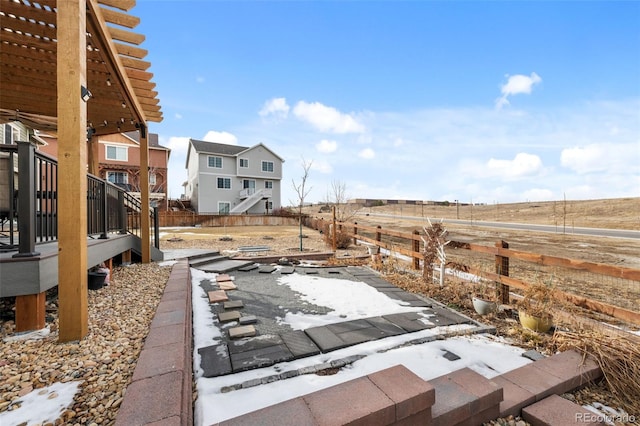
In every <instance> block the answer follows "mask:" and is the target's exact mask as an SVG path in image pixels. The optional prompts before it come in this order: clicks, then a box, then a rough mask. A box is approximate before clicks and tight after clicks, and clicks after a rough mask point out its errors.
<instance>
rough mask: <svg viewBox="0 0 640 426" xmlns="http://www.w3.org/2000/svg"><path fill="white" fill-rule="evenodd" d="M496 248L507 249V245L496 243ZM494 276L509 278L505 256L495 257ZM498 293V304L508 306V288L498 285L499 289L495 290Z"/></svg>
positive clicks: (500, 242)
mask: <svg viewBox="0 0 640 426" xmlns="http://www.w3.org/2000/svg"><path fill="white" fill-rule="evenodd" d="M496 247H498V248H505V249H508V248H509V243H507V242H506V241H498V242H497V243H496ZM496 274H498V275H504V276H505V277H508V276H509V258H508V257H506V256H500V255H498V256H496ZM496 290H497V291H498V294H499V297H500V299H501V300H500V302H501V303H503V304H505V305H508V304H509V291H510V290H509V286H508V285H504V284H500V288H499V289H496Z"/></svg>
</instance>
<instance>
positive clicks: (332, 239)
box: [331, 206, 337, 253]
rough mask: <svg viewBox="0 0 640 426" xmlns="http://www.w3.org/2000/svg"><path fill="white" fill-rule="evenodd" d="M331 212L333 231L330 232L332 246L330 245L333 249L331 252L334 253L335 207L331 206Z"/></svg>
mask: <svg viewBox="0 0 640 426" xmlns="http://www.w3.org/2000/svg"><path fill="white" fill-rule="evenodd" d="M331 210H332V217H333V218H332V223H333V226H332V228H333V231H332V235H331V242H332V244H331V248H332V249H333V252H334V253H335V251H336V245H337V244H336V206H333V207H332V208H331Z"/></svg>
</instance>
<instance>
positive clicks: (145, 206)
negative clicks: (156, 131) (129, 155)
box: [140, 124, 151, 263]
mask: <svg viewBox="0 0 640 426" xmlns="http://www.w3.org/2000/svg"><path fill="white" fill-rule="evenodd" d="M140 206H141V209H140V226H141V227H142V229H141V233H140V236H141V238H142V263H149V262H151V232H150V228H151V219H150V217H149V139H148V138H147V127H146V126H145V125H144V124H140Z"/></svg>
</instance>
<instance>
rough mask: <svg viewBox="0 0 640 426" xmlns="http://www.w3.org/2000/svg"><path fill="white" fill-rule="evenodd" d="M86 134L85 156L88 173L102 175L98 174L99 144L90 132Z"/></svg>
mask: <svg viewBox="0 0 640 426" xmlns="http://www.w3.org/2000/svg"><path fill="white" fill-rule="evenodd" d="M88 135H89V137H88V140H87V158H88V163H89V164H88V166H89V173H91V174H92V175H94V176H96V177H102V176H100V152H99V151H98V150H99V149H100V148H99V147H100V145H99V144H98V140H97V139H96V138H94V137H93V134H92V133H88ZM105 179H106V177H105Z"/></svg>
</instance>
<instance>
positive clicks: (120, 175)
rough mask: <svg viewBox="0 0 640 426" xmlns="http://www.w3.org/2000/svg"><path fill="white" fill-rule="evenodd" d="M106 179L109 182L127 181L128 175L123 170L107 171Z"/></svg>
mask: <svg viewBox="0 0 640 426" xmlns="http://www.w3.org/2000/svg"><path fill="white" fill-rule="evenodd" d="M107 180H108V181H109V182H111V183H129V175H128V174H127V173H124V172H107Z"/></svg>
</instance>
